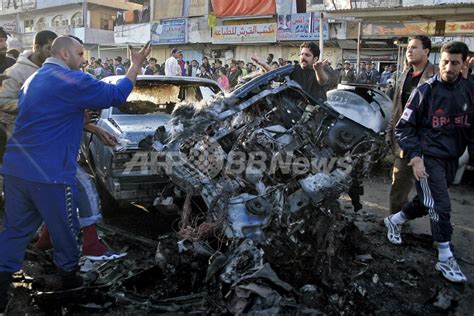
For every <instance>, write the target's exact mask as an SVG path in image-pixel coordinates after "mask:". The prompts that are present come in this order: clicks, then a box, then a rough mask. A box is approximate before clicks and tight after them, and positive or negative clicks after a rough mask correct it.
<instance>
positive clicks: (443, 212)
mask: <svg viewBox="0 0 474 316" xmlns="http://www.w3.org/2000/svg"><path fill="white" fill-rule="evenodd" d="M468 53H469V49H468V47H467V45H466V44H464V43H461V42H452V43H448V44H445V45H444V46H443V47H442V48H441V57H440V63H439V68H440V72H439V74H437V75H435V76H434V77H433V78H432V79H430V80H428V81H427V82H426V83H424V84H423V85H421V86H419V87H417V88H416V89H415V90H414V91H413V93H412V94H411V96H410V99H409V100H408V102H407V105H406V107H405V110H404V112H403V114H402V116H401V118H400V120H399V122H398V124H397V126H396V138H397V141H398V143H399V144H400V147H401V148H402V150H403V152H404V155H405V158H406V159H408V160H409V163H408V165H409V166H411V167H412V169H413V174H414V176H415V179H416V180H417V182H416V189H417V196H415V198H414V199H413V200H412V201H411V202H409V203H408V204H407V205H406V206H405V207H404V208H403V209H402V210H401V211H400V212H398V213H396V214H394V215H391V216H389V217H387V218H385V219H384V223H385V225H386V226H387V229H388V233H387V237H388V239H389V241H390V242H392V243H394V244H401V242H402V240H401V236H400V228H401V227H400V226H401V224H403V223H404V222H405V221H407V220H411V219H414V218H417V217H421V216H424V215H428V214H429V216H430V223H431V233H432V236H433V239H434V240H435V241H436V242H437V244H438V263H437V264H436V267H435V268H436V270H438V271H440V272H441V273H442V274H443V276H444V277H445V278H446V279H448V280H450V281H452V282H465V281H466V277H465V276H464V274H463V273H462V271H461V269H460V268H459V266H458V264H457V262H456V260H455V259H454V256H453V253H452V252H451V248H450V244H449V242H450V241H451V235H452V232H453V228H452V226H451V204H450V200H449V193H448V187H449V186H450V184H451V183H452V181H453V180H454V176H455V173H456V169H457V165H458V159H459V157H460V156H461V155H462V154H463V153H464V151H465V149H466V146H467V147H468V149H469V155H470V161H471V164H472V163H473V162H474V83H473V82H470V81H468V80H467V79H464V78H463V77H462V74H461V70H462V68H463V67H465V66H466V59H467V54H468Z"/></svg>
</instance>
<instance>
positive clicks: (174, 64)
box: [165, 48, 181, 76]
mask: <svg viewBox="0 0 474 316" xmlns="http://www.w3.org/2000/svg"><path fill="white" fill-rule="evenodd" d="M180 53H181V51H180V50H179V49H177V48H173V49H172V50H171V56H170V57H169V58H168V59H167V60H166V62H165V76H181V67H180V66H179V63H178V55H179V54H180Z"/></svg>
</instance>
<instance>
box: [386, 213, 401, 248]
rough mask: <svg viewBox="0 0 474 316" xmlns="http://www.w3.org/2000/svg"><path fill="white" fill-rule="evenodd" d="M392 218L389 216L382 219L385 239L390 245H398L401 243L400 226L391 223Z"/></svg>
mask: <svg viewBox="0 0 474 316" xmlns="http://www.w3.org/2000/svg"><path fill="white" fill-rule="evenodd" d="M392 216H393V215H390V216H388V217H385V218H384V219H383V222H384V224H385V226H386V227H387V238H388V241H390V242H391V243H392V244H395V245H400V244H401V243H402V236H401V225H395V224H394V223H392V221H391V218H392Z"/></svg>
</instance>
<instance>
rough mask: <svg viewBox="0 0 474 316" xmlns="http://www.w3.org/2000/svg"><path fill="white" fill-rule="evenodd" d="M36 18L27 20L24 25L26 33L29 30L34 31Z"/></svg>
mask: <svg viewBox="0 0 474 316" xmlns="http://www.w3.org/2000/svg"><path fill="white" fill-rule="evenodd" d="M34 24H35V21H34V20H25V22H24V25H25V33H28V32H34Z"/></svg>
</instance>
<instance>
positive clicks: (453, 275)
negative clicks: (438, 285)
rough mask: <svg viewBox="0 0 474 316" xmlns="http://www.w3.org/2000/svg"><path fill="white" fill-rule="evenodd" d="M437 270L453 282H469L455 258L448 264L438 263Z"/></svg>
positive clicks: (450, 259) (447, 262) (449, 260)
mask: <svg viewBox="0 0 474 316" xmlns="http://www.w3.org/2000/svg"><path fill="white" fill-rule="evenodd" d="M435 269H436V271H439V272H441V273H442V274H443V276H444V277H445V278H446V279H448V280H449V281H451V282H466V281H467V278H466V276H465V275H464V273H462V271H461V269H460V268H459V265H458V263H457V262H456V259H454V257H450V258H449V259H448V261H446V262H441V261H438V263H437V264H436V266H435Z"/></svg>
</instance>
